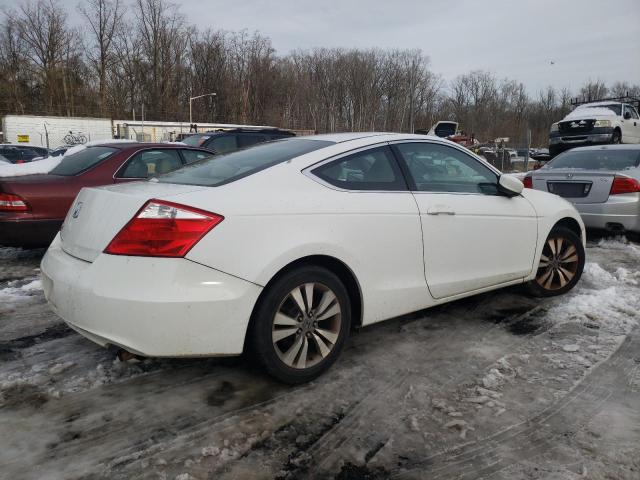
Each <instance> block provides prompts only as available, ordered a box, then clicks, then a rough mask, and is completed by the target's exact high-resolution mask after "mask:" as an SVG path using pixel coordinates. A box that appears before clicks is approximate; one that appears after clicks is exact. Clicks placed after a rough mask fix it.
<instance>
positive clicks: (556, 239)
mask: <svg viewBox="0 0 640 480" xmlns="http://www.w3.org/2000/svg"><path fill="white" fill-rule="evenodd" d="M584 261H585V252H584V246H583V245H582V240H581V239H580V237H579V236H578V235H576V234H575V233H574V232H572V231H571V230H569V229H567V228H563V227H557V228H554V229H553V230H551V233H549V236H548V237H547V240H546V242H545V244H544V247H543V249H542V254H541V256H540V262H539V264H538V270H537V272H536V278H535V279H533V280H531V281H530V282H529V284H528V286H529V290H530V291H531V293H532V294H534V295H535V296H538V297H553V296H556V295H562V294H564V293H567V292H568V291H569V290H571V289H572V288H573V287H575V285H576V284H577V283H578V281H579V280H580V277H581V276H582V270H583V269H584Z"/></svg>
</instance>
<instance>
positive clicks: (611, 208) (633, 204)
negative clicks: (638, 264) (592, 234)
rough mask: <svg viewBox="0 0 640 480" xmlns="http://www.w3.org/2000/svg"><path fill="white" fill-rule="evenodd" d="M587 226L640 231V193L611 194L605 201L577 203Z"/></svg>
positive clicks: (577, 207) (577, 208) (576, 205)
mask: <svg viewBox="0 0 640 480" xmlns="http://www.w3.org/2000/svg"><path fill="white" fill-rule="evenodd" d="M574 206H575V207H576V210H578V212H579V213H580V216H581V217H582V220H583V221H584V224H585V226H586V227H587V228H597V229H603V230H613V231H620V230H626V231H629V232H638V233H640V193H625V194H622V195H611V196H610V197H609V199H608V200H607V201H606V202H604V203H576V204H574Z"/></svg>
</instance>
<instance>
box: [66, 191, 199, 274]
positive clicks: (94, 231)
mask: <svg viewBox="0 0 640 480" xmlns="http://www.w3.org/2000/svg"><path fill="white" fill-rule="evenodd" d="M204 188H206V187H199V186H193V185H176V184H170V183H156V182H133V183H126V184H120V185H110V186H107V187H95V188H83V189H82V190H81V191H80V193H79V194H78V196H77V197H76V199H75V200H74V202H73V204H72V206H71V208H70V209H69V212H68V213H67V217H66V218H65V220H64V224H63V225H62V229H61V231H60V236H61V240H62V249H63V250H64V251H65V252H67V253H68V254H69V255H72V256H74V257H76V258H79V259H81V260H85V261H87V262H93V260H95V259H96V257H97V256H98V255H100V253H102V252H103V251H104V249H105V248H106V247H107V245H108V244H109V242H111V240H112V239H113V237H115V235H116V234H117V233H118V232H119V231H120V229H122V227H124V225H125V224H126V223H127V222H129V220H131V219H132V218H133V216H134V215H135V214H136V213H137V212H138V210H140V208H141V207H142V206H143V205H144V204H145V203H146V202H147V201H148V200H151V199H152V198H158V199H170V198H171V197H173V196H175V195H180V194H183V193H188V192H193V191H197V190H202V189H204Z"/></svg>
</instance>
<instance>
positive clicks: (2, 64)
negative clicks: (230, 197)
mask: <svg viewBox="0 0 640 480" xmlns="http://www.w3.org/2000/svg"><path fill="white" fill-rule="evenodd" d="M69 13H70V12H68V11H67V10H65V8H64V7H63V6H61V5H60V4H59V3H57V2H56V0H36V1H34V0H31V1H26V2H24V3H21V4H20V5H18V6H17V7H14V8H12V9H9V10H6V11H4V12H3V16H2V19H1V20H0V115H5V114H9V113H11V114H36V115H61V116H100V117H111V118H132V116H133V115H136V116H137V118H138V119H139V118H140V115H141V113H142V108H143V107H144V111H145V118H146V119H147V120H167V121H188V119H189V97H192V96H196V95H201V94H205V93H210V92H215V93H216V94H217V95H216V96H212V97H206V98H202V99H199V100H196V101H195V102H194V103H193V119H194V122H224V123H248V124H259V125H277V126H280V127H283V128H292V129H312V130H316V131H318V132H328V131H360V130H382V131H405V132H407V131H413V130H414V129H417V128H429V127H430V126H431V125H433V124H434V123H435V122H436V121H438V120H456V121H458V122H459V123H460V126H461V128H462V129H463V130H465V131H466V132H467V133H469V134H470V133H473V134H474V135H475V136H476V138H478V139H480V140H488V139H493V138H496V137H511V138H512V140H514V141H515V142H521V141H523V139H524V135H525V132H526V130H527V128H530V129H531V130H532V137H533V138H532V140H533V144H534V145H544V144H545V143H546V138H547V133H548V130H549V126H550V124H551V123H552V122H553V121H556V120H558V119H559V118H561V117H562V116H563V115H564V114H566V113H567V112H568V111H569V110H570V109H571V105H570V99H571V97H572V95H573V96H580V97H584V98H588V99H591V100H597V99H600V98H603V97H605V96H608V95H613V96H616V95H624V94H626V93H627V92H628V93H630V94H632V95H636V96H640V85H630V84H629V83H627V82H617V83H615V84H613V85H610V86H608V85H605V84H603V83H602V82H600V81H586V82H585V84H584V86H583V87H582V88H581V89H580V91H578V92H570V91H568V90H567V89H562V90H557V89H554V88H552V87H548V88H546V89H544V90H543V91H540V92H538V94H537V95H533V96H532V95H530V94H529V93H528V92H527V91H526V89H525V87H524V85H523V84H522V83H520V82H517V81H514V80H510V79H498V78H496V77H495V76H494V75H493V74H491V73H490V72H485V71H472V72H469V73H467V74H464V75H460V76H459V77H457V78H455V79H454V80H452V81H450V82H445V81H444V80H443V79H442V78H441V77H440V76H439V75H438V74H437V73H435V72H433V71H432V70H431V68H430V66H429V59H428V56H427V55H426V54H424V53H423V52H422V51H421V50H418V49H415V50H381V49H340V48H332V49H325V48H317V49H312V50H297V51H293V52H291V53H289V54H287V55H278V54H277V52H276V51H275V49H274V48H273V46H272V44H271V41H270V39H269V38H268V37H266V36H264V35H262V34H260V33H258V32H253V33H251V32H247V31H240V32H228V31H223V30H214V29H207V30H200V29H197V28H196V27H195V26H193V25H190V24H189V23H188V22H187V20H186V19H185V17H184V16H183V15H182V14H181V13H180V11H179V8H178V6H176V5H174V4H172V3H169V2H168V1H167V0H130V1H129V2H128V3H125V0H83V1H82V3H81V4H80V5H79V6H78V11H77V14H78V15H79V17H80V18H81V19H82V22H81V23H82V24H81V25H80V26H76V25H72V24H71V23H70V22H69V20H68V17H69Z"/></svg>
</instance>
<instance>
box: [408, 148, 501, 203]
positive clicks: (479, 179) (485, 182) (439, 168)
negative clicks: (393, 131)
mask: <svg viewBox="0 0 640 480" xmlns="http://www.w3.org/2000/svg"><path fill="white" fill-rule="evenodd" d="M395 148H397V150H398V152H399V153H400V156H401V157H402V159H403V160H404V162H405V164H406V166H407V169H408V170H409V173H410V175H411V178H412V179H413V181H414V183H415V186H416V190H417V191H422V192H453V193H483V194H487V195H497V194H498V187H497V183H498V176H497V175H496V174H495V173H493V171H491V170H490V169H489V168H487V167H486V166H484V165H483V164H482V163H480V162H479V161H478V160H476V159H475V158H473V157H472V156H470V155H467V154H466V153H464V152H462V151H460V150H458V149H457V148H453V147H449V146H447V145H440V144H437V143H426V142H424V143H422V142H421V143H401V144H397V145H395Z"/></svg>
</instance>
